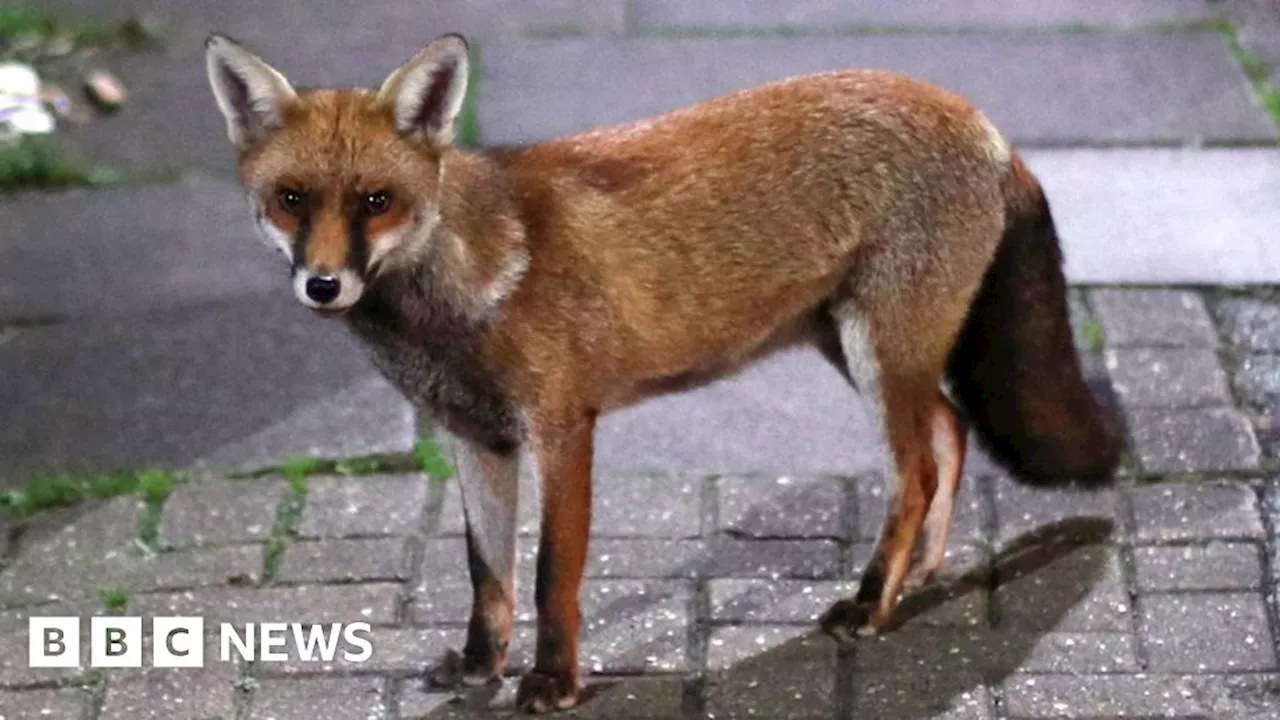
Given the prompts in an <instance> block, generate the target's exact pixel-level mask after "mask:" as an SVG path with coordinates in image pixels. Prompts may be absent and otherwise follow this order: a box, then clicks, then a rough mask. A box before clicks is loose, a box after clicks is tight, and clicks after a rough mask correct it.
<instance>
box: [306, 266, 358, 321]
mask: <svg viewBox="0 0 1280 720" xmlns="http://www.w3.org/2000/svg"><path fill="white" fill-rule="evenodd" d="M293 292H294V295H296V296H297V297H298V302H301V303H302V304H303V305H305V306H307V307H309V308H311V309H312V310H315V311H317V312H320V313H324V314H333V315H341V314H342V313H345V312H346V311H347V310H350V309H351V306H353V305H355V304H356V303H357V302H359V300H360V296H361V295H363V294H364V281H363V280H362V279H361V278H360V276H359V275H357V274H356V273H354V272H352V271H351V270H347V269H342V270H338V271H336V272H333V271H328V270H313V269H310V268H305V267H299V268H295V269H294V271H293Z"/></svg>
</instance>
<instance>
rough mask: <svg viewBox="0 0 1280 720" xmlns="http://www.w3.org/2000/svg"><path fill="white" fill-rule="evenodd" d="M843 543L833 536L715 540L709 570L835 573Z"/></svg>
mask: <svg viewBox="0 0 1280 720" xmlns="http://www.w3.org/2000/svg"><path fill="white" fill-rule="evenodd" d="M840 555H841V548H840V545H839V544H838V543H836V542H834V541H831V540H730V539H721V540H717V541H715V542H714V543H712V557H711V560H710V562H709V564H708V570H707V572H708V574H710V575H712V576H715V577H740V578H741V577H764V578H787V577H790V578H812V579H827V578H834V577H836V576H837V575H838V574H839V573H840V571H841V562H840Z"/></svg>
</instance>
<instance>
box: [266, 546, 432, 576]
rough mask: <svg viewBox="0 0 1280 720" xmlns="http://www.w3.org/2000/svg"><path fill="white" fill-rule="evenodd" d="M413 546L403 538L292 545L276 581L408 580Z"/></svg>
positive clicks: (287, 549)
mask: <svg viewBox="0 0 1280 720" xmlns="http://www.w3.org/2000/svg"><path fill="white" fill-rule="evenodd" d="M413 560H414V553H413V552H412V546H411V545H410V544H409V543H408V542H407V541H405V540H404V539H401V538H374V539H360V540H317V541H314V542H295V543H291V544H290V545H289V546H288V547H287V548H286V549H285V551H284V555H283V557H282V558H281V560H280V567H279V569H278V570H277V571H276V576H275V579H276V581H277V582H283V583H305V582H371V581H376V580H391V581H394V580H407V579H408V578H409V576H410V573H411V572H412V569H413V565H414V562H413Z"/></svg>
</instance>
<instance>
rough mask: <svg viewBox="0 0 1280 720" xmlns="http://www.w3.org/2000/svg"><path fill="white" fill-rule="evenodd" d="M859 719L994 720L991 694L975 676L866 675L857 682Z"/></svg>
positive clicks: (973, 674) (972, 674)
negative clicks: (928, 719)
mask: <svg viewBox="0 0 1280 720" xmlns="http://www.w3.org/2000/svg"><path fill="white" fill-rule="evenodd" d="M853 692H854V700H853V702H854V707H855V708H856V709H857V711H858V712H859V713H862V715H859V717H863V716H865V717H873V718H886V719H891V720H908V718H930V719H931V720H939V719H942V720H994V718H995V717H996V715H995V711H994V706H995V703H994V702H993V700H992V697H991V692H990V691H989V690H988V689H987V687H986V686H985V685H984V684H983V681H982V677H981V676H980V675H977V674H975V673H972V672H965V671H961V672H954V673H946V674H944V675H938V674H933V673H910V674H907V673H888V672H883V673H864V674H861V675H859V677H858V679H857V680H856V681H855V682H854V691H853Z"/></svg>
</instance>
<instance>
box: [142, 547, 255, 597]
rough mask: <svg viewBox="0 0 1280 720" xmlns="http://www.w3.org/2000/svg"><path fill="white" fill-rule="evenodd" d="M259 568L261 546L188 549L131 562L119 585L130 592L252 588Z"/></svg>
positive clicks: (143, 557) (144, 557)
mask: <svg viewBox="0 0 1280 720" xmlns="http://www.w3.org/2000/svg"><path fill="white" fill-rule="evenodd" d="M262 567H263V548H262V546H261V545H226V546H221V547H209V548H192V549H188V550H179V551H175V552H163V553H158V554H156V555H149V556H140V557H134V558H132V559H131V562H130V566H129V571H128V573H127V575H126V576H125V577H126V578H127V579H126V580H123V585H124V586H125V587H128V588H129V589H130V590H132V591H134V592H157V591H161V590H185V589H188V588H199V587H208V586H214V585H252V584H255V583H257V582H258V581H259V580H260V579H261V577H262Z"/></svg>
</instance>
